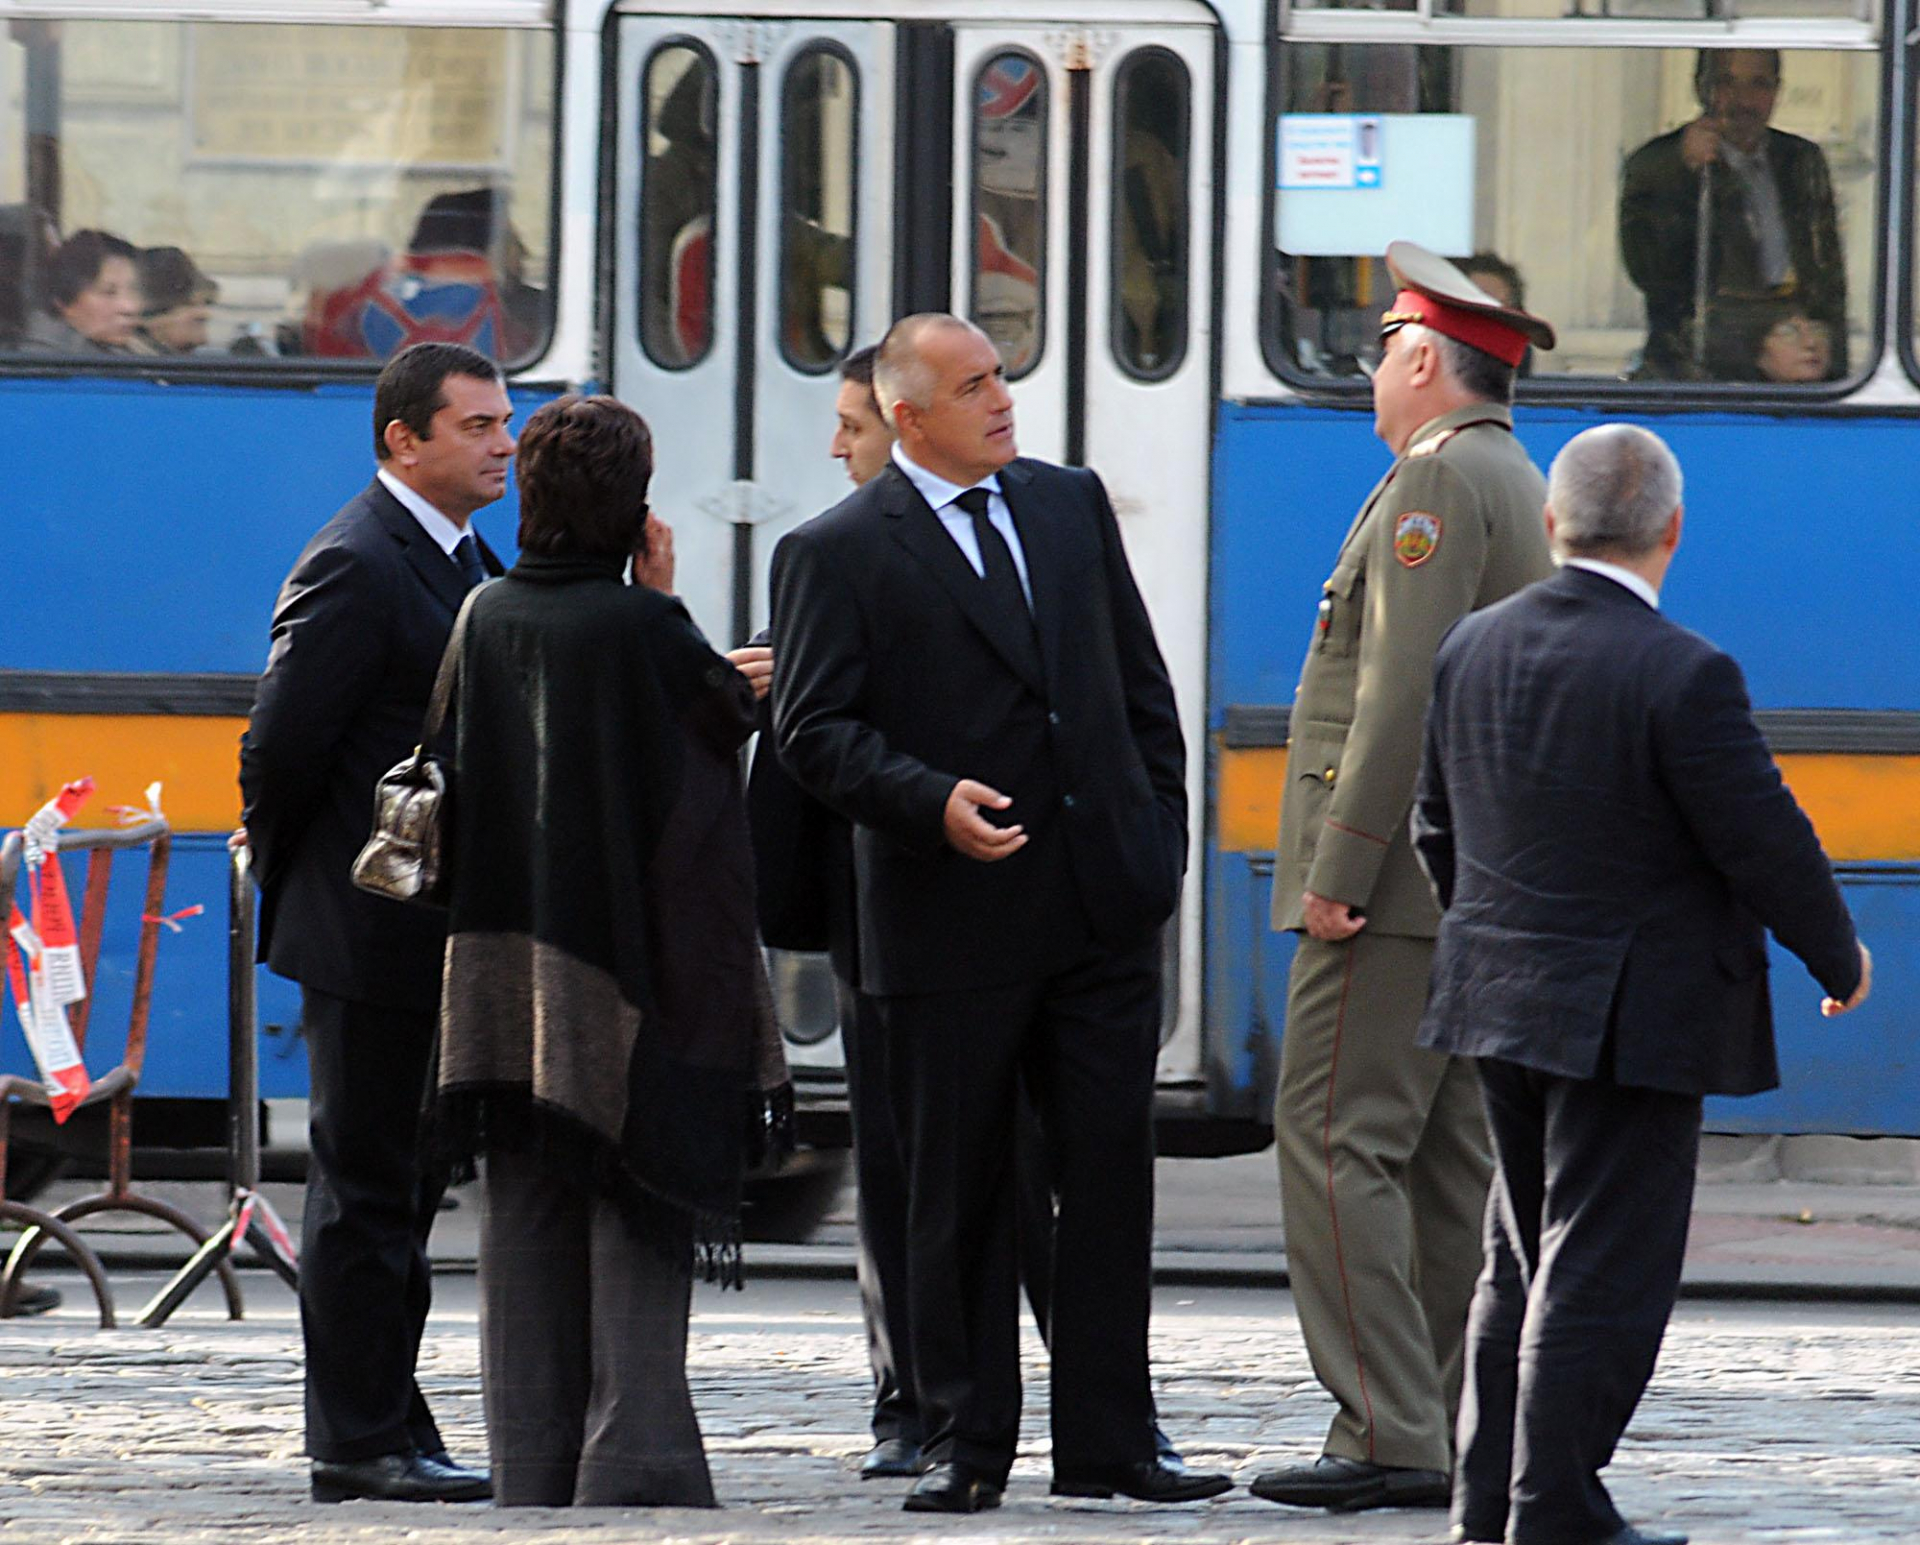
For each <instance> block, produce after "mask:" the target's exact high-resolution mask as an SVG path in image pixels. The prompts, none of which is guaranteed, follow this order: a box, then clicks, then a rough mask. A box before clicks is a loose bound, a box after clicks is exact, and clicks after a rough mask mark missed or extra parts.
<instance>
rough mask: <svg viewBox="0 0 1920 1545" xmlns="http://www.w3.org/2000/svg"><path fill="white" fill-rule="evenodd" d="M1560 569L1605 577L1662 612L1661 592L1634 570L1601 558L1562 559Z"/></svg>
mask: <svg viewBox="0 0 1920 1545" xmlns="http://www.w3.org/2000/svg"><path fill="white" fill-rule="evenodd" d="M1560 567H1561V568H1563V569H1585V570H1586V571H1587V572H1588V573H1589V574H1601V575H1605V576H1606V577H1607V578H1608V579H1610V580H1612V581H1613V582H1614V583H1615V584H1616V585H1620V586H1622V587H1623V588H1625V589H1628V590H1631V591H1632V592H1633V593H1634V594H1635V595H1637V596H1639V597H1640V599H1641V600H1643V601H1645V602H1646V603H1647V605H1649V606H1651V607H1652V608H1653V609H1654V610H1655V611H1659V610H1660V592H1659V591H1658V590H1655V589H1654V588H1653V586H1651V585H1649V584H1648V583H1647V582H1646V580H1644V579H1643V578H1641V576H1640V575H1638V574H1636V573H1634V572H1633V570H1632V569H1623V568H1621V567H1620V565H1619V564H1617V563H1607V562H1605V561H1604V560H1603V559H1599V558H1562V559H1561V560H1560Z"/></svg>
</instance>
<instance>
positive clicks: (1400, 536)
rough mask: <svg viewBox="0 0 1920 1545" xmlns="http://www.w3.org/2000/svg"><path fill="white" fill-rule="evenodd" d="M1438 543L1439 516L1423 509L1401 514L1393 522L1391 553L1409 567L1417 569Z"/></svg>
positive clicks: (1431, 553)
mask: <svg viewBox="0 0 1920 1545" xmlns="http://www.w3.org/2000/svg"><path fill="white" fill-rule="evenodd" d="M1439 545H1440V517H1439V516H1438V515H1429V514H1427V513H1426V512H1425V511H1423V510H1414V511H1412V512H1411V513H1410V514H1406V515H1402V516H1401V517H1400V518H1399V519H1398V520H1396V521H1395V522H1394V523H1393V555H1394V557H1396V558H1398V559H1399V560H1400V561H1401V562H1402V563H1403V564H1405V565H1406V566H1407V567H1408V568H1410V569H1417V568H1419V567H1420V565H1421V564H1423V563H1425V562H1426V561H1427V560H1428V559H1429V558H1431V557H1432V556H1433V553H1434V549H1435V548H1437V547H1438V546H1439Z"/></svg>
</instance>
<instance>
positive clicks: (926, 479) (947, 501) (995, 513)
mask: <svg viewBox="0 0 1920 1545" xmlns="http://www.w3.org/2000/svg"><path fill="white" fill-rule="evenodd" d="M893 464H894V465H895V466H896V467H898V468H899V469H900V470H901V471H902V472H904V473H906V475H907V480H908V481H909V482H911V483H912V484H913V486H914V487H915V488H917V489H919V490H920V497H921V498H923V499H925V500H926V501H927V503H928V504H929V505H931V506H932V508H933V513H934V514H935V515H937V516H939V517H940V524H941V525H943V526H945V527H946V528H947V535H948V536H950V537H952V538H953V541H954V545H955V546H956V547H958V548H959V549H960V551H961V554H962V555H963V556H964V557H965V558H966V560H967V562H968V563H970V564H972V565H973V572H974V573H976V574H978V575H979V576H980V577H981V578H982V579H985V578H986V577H987V565H986V560H985V559H983V558H982V557H981V556H980V539H979V538H978V537H977V536H975V535H974V532H973V517H972V516H971V515H969V514H968V513H967V512H966V511H965V510H963V509H961V508H960V506H959V505H957V504H955V503H954V502H953V501H954V500H955V499H958V498H959V497H960V496H961V495H962V494H963V493H965V492H966V491H967V490H966V489H965V488H963V487H961V486H960V485H959V484H958V483H949V482H948V481H947V480H946V479H945V478H943V477H941V476H940V474H939V473H937V472H929V471H928V470H927V469H926V468H925V467H923V466H921V465H920V463H919V462H917V461H915V460H914V459H913V458H912V457H911V456H909V455H908V454H907V453H906V452H905V451H903V450H901V449H900V442H899V441H897V440H896V441H895V442H894V445H893ZM970 486H971V487H974V488H984V489H986V491H987V520H988V521H989V522H990V523H991V524H992V526H993V529H994V530H995V531H998V532H999V533H1000V536H1001V539H1002V540H1003V541H1005V542H1006V544H1007V551H1008V552H1010V553H1012V554H1013V567H1014V571H1015V572H1016V573H1017V574H1019V576H1020V589H1021V592H1022V593H1023V594H1024V595H1025V596H1026V598H1027V609H1028V610H1029V611H1031V610H1032V609H1033V586H1032V585H1031V584H1029V583H1028V581H1027V555H1026V552H1025V550H1024V549H1023V548H1022V547H1021V546H1020V533H1019V531H1018V530H1016V529H1015V527H1014V524H1013V512H1012V511H1011V510H1009V509H1008V508H1007V501H1006V499H1005V498H1004V497H1003V496H1002V495H1001V493H1000V476H999V474H998V473H992V472H990V473H988V474H987V475H986V476H985V477H983V478H982V479H980V481H979V482H977V483H974V484H971V485H970Z"/></svg>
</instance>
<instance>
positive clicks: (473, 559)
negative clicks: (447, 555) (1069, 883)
mask: <svg viewBox="0 0 1920 1545" xmlns="http://www.w3.org/2000/svg"><path fill="white" fill-rule="evenodd" d="M453 561H454V562H455V563H457V564H459V565H460V572H461V573H462V574H464V575H465V576H466V580H467V588H468V589H469V590H471V589H472V588H473V587H474V586H475V585H477V584H479V583H480V582H481V581H482V580H484V579H485V578H486V577H487V566H486V565H485V564H484V563H482V562H481V561H480V544H479V543H478V542H476V541H474V539H473V533H472V532H471V531H469V532H468V533H467V534H466V535H465V536H463V537H461V538H460V540H459V541H457V542H455V543H454V544H453Z"/></svg>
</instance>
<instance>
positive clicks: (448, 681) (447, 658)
mask: <svg viewBox="0 0 1920 1545" xmlns="http://www.w3.org/2000/svg"><path fill="white" fill-rule="evenodd" d="M492 583H493V581H492V580H491V579H483V580H482V581H481V582H480V583H479V584H477V585H475V586H474V587H473V588H472V589H471V590H469V591H468V592H467V597H466V599H465V600H464V601H462V602H461V603H460V610H459V612H458V613H457V614H455V616H454V619H453V631H452V632H451V633H449V634H448V635H447V647H446V650H445V652H444V653H442V654H441V656H440V669H439V671H438V672H437V673H436V674H435V676H434V678H433V695H432V696H431V697H429V698H428V699H427V717H426V722H425V723H424V724H422V725H421V726H420V750H421V751H422V753H424V752H425V751H426V748H427V746H428V745H429V744H430V743H431V742H432V740H433V738H434V736H436V735H438V734H439V733H440V726H441V725H442V724H444V723H445V722H446V718H447V709H448V708H449V707H450V706H452V703H453V678H454V677H455V675H457V674H458V669H459V664H460V645H461V642H462V641H463V640H464V639H465V638H466V636H467V617H468V615H469V614H470V613H471V612H472V611H473V598H474V597H475V596H477V595H479V594H480V592H481V591H482V590H485V589H486V588H487V586H488V585H490V584H492Z"/></svg>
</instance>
